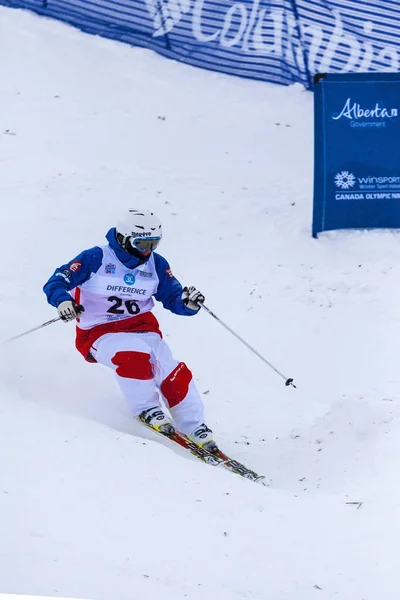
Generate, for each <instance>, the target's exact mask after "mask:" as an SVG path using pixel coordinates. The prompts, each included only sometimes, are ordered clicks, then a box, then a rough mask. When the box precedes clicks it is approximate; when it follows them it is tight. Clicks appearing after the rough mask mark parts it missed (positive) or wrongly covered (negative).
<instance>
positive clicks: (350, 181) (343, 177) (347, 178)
mask: <svg viewBox="0 0 400 600" xmlns="http://www.w3.org/2000/svg"><path fill="white" fill-rule="evenodd" d="M335 183H336V186H337V187H338V188H341V189H342V190H348V189H349V188H351V187H353V185H355V183H356V178H355V177H354V175H353V173H349V172H348V171H342V172H341V173H336V175H335Z"/></svg>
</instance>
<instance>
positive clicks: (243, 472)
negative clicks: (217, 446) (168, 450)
mask: <svg viewBox="0 0 400 600" xmlns="http://www.w3.org/2000/svg"><path fill="white" fill-rule="evenodd" d="M137 420H138V421H139V423H141V424H142V425H144V426H145V427H147V428H148V429H151V431H154V432H155V433H157V434H158V435H161V436H162V437H164V438H167V439H169V440H171V442H173V443H175V444H177V445H178V446H180V447H181V448H183V449H184V450H186V452H189V453H190V454H191V455H192V456H194V457H195V458H197V459H198V460H201V461H202V462H204V463H206V464H208V465H211V466H213V467H219V466H223V467H224V468H225V469H227V470H228V471H230V472H231V473H235V474H237V475H240V476H241V477H243V478H244V479H249V480H250V481H254V482H255V483H260V484H261V485H266V483H265V477H264V476H263V475H259V474H258V473H256V472H255V471H252V470H251V469H249V468H248V467H246V466H245V465H243V464H242V463H240V462H239V461H237V460H235V459H233V458H230V457H229V456H227V455H226V454H225V453H224V452H222V451H221V450H218V452H215V453H214V452H209V451H208V450H205V449H204V448H201V447H200V446H198V445H197V444H195V443H194V442H192V441H191V440H190V439H189V438H188V437H187V436H186V435H184V434H183V433H180V432H179V431H177V430H175V432H174V433H163V432H162V431H159V430H158V429H156V428H155V427H153V426H152V425H149V424H148V423H146V422H145V421H143V420H142V419H141V418H140V417H137Z"/></svg>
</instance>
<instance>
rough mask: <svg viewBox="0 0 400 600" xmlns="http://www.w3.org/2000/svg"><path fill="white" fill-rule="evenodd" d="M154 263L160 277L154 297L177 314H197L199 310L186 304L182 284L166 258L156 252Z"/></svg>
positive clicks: (188, 315) (189, 315)
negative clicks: (174, 274)
mask: <svg viewBox="0 0 400 600" xmlns="http://www.w3.org/2000/svg"><path fill="white" fill-rule="evenodd" d="M154 263H155V265H156V272H157V276H158V279H159V284H158V289H157V292H156V293H155V294H154V298H155V299H156V300H158V301H159V302H161V304H162V305H163V307H164V308H166V309H168V310H170V311H171V312H173V313H175V314H176V315H184V316H186V317H191V316H192V315H197V313H198V312H199V311H198V310H191V309H190V308H188V307H187V306H186V305H185V304H184V302H183V300H182V297H181V296H182V285H181V284H180V283H179V281H178V280H177V279H176V277H174V276H173V275H172V272H171V269H170V267H169V264H168V263H167V261H166V260H165V258H163V257H162V256H160V255H159V254H156V253H154Z"/></svg>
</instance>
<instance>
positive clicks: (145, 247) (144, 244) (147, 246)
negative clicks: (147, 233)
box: [130, 237, 161, 252]
mask: <svg viewBox="0 0 400 600" xmlns="http://www.w3.org/2000/svg"><path fill="white" fill-rule="evenodd" d="M160 241H161V238H159V237H154V238H131V239H130V243H131V245H132V246H133V247H134V248H136V249H137V250H139V252H148V251H149V250H150V251H152V250H155V249H156V248H157V246H158V244H159V243H160Z"/></svg>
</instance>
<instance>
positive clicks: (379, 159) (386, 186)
mask: <svg viewBox="0 0 400 600" xmlns="http://www.w3.org/2000/svg"><path fill="white" fill-rule="evenodd" d="M316 81H317V83H316V87H315V92H314V98H315V102H314V109H315V112H314V121H315V126H314V135H315V152H314V155H315V160H314V213H313V235H314V237H315V236H317V235H318V233H320V232H322V231H327V230H330V229H349V228H353V229H360V228H362V229H370V228H396V229H397V228H399V227H400V165H399V161H398V157H399V154H400V116H399V115H400V74H398V73H366V74H360V73H359V74H356V73H354V74H344V75H338V74H333V75H330V74H329V75H321V76H317V78H316Z"/></svg>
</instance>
